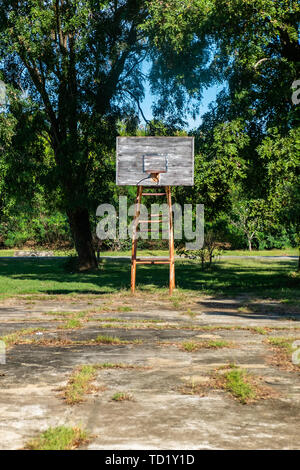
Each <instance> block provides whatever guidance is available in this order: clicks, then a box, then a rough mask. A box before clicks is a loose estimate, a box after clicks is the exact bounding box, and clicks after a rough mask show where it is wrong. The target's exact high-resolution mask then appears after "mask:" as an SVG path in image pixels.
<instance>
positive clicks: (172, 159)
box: [116, 137, 194, 186]
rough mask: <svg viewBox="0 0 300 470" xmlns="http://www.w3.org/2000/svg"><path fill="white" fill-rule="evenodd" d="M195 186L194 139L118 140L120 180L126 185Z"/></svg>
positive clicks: (118, 177) (153, 138)
mask: <svg viewBox="0 0 300 470" xmlns="http://www.w3.org/2000/svg"><path fill="white" fill-rule="evenodd" d="M152 172H153V173H155V172H157V173H159V182H158V183H157V184H156V185H157V186H193V185H194V137H117V177H116V183H117V185H119V186H122V185H133V186H136V185H139V184H140V185H143V186H153V181H152V180H151V179H150V177H149V176H150V173H152Z"/></svg>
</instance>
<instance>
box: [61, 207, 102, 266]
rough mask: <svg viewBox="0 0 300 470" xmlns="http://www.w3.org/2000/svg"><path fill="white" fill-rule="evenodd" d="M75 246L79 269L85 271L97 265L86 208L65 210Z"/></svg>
mask: <svg viewBox="0 0 300 470" xmlns="http://www.w3.org/2000/svg"><path fill="white" fill-rule="evenodd" d="M67 215H68V219H69V223H70V228H71V232H72V235H73V239H74V243H75V248H76V251H77V253H78V259H79V270H80V271H86V270H88V269H94V268H96V267H97V260H96V256H95V251H94V247H93V239H92V233H91V225H90V219H89V214H88V210H87V209H82V208H74V209H70V210H68V211H67Z"/></svg>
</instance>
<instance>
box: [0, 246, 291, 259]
mask: <svg viewBox="0 0 300 470" xmlns="http://www.w3.org/2000/svg"><path fill="white" fill-rule="evenodd" d="M15 251H26V250H25V249H24V250H23V249H20V250H19V249H18V248H16V249H9V250H3V249H2V250H0V257H2V256H14V252H15ZM28 251H32V250H29V249H28ZM36 251H48V250H45V248H43V247H37V248H36ZM50 251H52V252H53V255H54V256H76V252H75V249H71V250H50ZM138 254H139V255H140V256H169V251H168V250H138ZM298 255H299V250H298V248H284V249H281V250H275V249H274V250H253V251H248V250H223V251H222V256H298ZM101 256H117V257H118V256H131V250H123V251H102V252H101V253H100V257H101Z"/></svg>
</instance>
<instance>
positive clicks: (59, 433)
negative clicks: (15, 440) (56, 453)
mask: <svg viewBox="0 0 300 470" xmlns="http://www.w3.org/2000/svg"><path fill="white" fill-rule="evenodd" d="M87 441H88V433H87V432H86V431H84V430H82V429H80V428H79V427H73V428H71V427H68V426H57V427H55V428H49V429H47V430H46V431H44V432H43V433H42V434H41V435H40V436H39V437H37V438H36V439H32V440H31V441H29V442H28V443H27V444H26V446H25V448H26V449H28V450H73V449H76V448H77V447H79V446H80V445H82V444H84V443H86V442H87Z"/></svg>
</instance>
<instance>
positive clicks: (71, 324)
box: [59, 318, 82, 330]
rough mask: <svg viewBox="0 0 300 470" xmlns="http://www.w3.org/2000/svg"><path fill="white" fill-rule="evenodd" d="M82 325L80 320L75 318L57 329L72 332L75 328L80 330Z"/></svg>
mask: <svg viewBox="0 0 300 470" xmlns="http://www.w3.org/2000/svg"><path fill="white" fill-rule="evenodd" d="M81 326H82V323H81V321H80V320H77V319H76V318H70V319H69V320H68V321H67V322H66V323H64V324H63V325H60V326H59V328H62V329H66V330H73V329H75V328H80V327H81Z"/></svg>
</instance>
